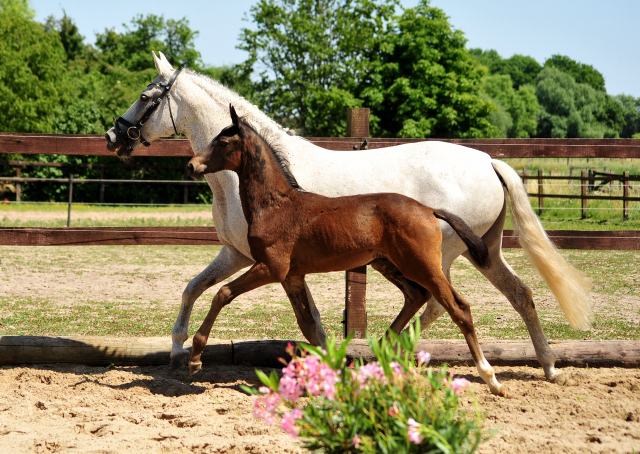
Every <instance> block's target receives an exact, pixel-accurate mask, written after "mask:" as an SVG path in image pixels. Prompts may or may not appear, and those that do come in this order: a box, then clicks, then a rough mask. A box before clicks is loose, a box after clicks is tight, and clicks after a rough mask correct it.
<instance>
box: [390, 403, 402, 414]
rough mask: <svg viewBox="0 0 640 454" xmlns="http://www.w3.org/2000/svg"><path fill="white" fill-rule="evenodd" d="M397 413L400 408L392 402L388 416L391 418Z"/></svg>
mask: <svg viewBox="0 0 640 454" xmlns="http://www.w3.org/2000/svg"><path fill="white" fill-rule="evenodd" d="M398 414H400V410H398V404H397V403H396V402H394V403H393V405H392V406H391V408H390V409H389V416H391V417H392V418H395V417H396V416H398Z"/></svg>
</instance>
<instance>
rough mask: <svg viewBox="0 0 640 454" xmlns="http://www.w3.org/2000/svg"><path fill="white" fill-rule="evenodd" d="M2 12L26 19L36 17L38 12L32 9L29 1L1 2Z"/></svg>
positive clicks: (10, 0) (5, 0)
mask: <svg viewBox="0 0 640 454" xmlns="http://www.w3.org/2000/svg"><path fill="white" fill-rule="evenodd" d="M0 11H2V12H4V13H7V14H12V15H14V16H18V17H22V18H24V19H33V18H34V17H36V12H35V11H34V10H33V8H32V7H31V2H30V1H29V0H0Z"/></svg>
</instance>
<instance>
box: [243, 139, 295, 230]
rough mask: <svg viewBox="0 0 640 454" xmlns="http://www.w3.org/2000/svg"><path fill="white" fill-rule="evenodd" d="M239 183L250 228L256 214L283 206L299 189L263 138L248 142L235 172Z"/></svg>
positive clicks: (246, 141)
mask: <svg viewBox="0 0 640 454" xmlns="http://www.w3.org/2000/svg"><path fill="white" fill-rule="evenodd" d="M236 173H237V174H238V178H239V180H240V201H241V203H242V211H243V212H244V216H245V218H246V219H247V222H248V223H249V225H251V222H252V220H253V217H254V216H253V215H254V214H256V213H259V212H262V211H264V210H265V209H269V208H272V207H281V206H282V202H283V201H284V200H290V199H291V198H292V195H293V194H295V192H296V190H295V189H294V188H293V187H292V186H291V184H290V183H289V181H288V180H287V178H286V177H285V175H284V172H283V171H282V169H281V168H280V165H279V164H278V162H277V161H276V158H275V156H274V155H273V152H272V151H271V150H270V147H269V145H267V144H266V143H265V142H264V141H263V140H262V139H261V138H259V137H258V136H255V138H254V140H245V143H244V148H243V150H242V159H241V164H240V166H239V167H238V168H237V169H236Z"/></svg>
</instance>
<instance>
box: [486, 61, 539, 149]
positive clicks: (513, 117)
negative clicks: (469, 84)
mask: <svg viewBox="0 0 640 454" xmlns="http://www.w3.org/2000/svg"><path fill="white" fill-rule="evenodd" d="M482 89H483V90H484V92H485V93H486V94H487V95H488V96H489V99H490V100H491V101H492V102H493V103H494V104H496V106H497V107H498V110H497V112H494V113H492V114H491V116H490V118H489V119H490V121H491V123H492V124H493V125H494V126H496V127H498V128H499V129H500V134H499V137H511V138H518V139H521V138H528V137H535V136H536V133H537V127H538V114H539V112H540V104H539V103H538V99H537V98H536V94H535V87H534V86H533V85H529V84H527V85H520V87H519V88H518V89H517V90H516V89H515V84H514V83H513V81H512V80H511V76H509V75H500V74H496V75H492V76H487V77H486V78H485V79H484V80H483V83H482Z"/></svg>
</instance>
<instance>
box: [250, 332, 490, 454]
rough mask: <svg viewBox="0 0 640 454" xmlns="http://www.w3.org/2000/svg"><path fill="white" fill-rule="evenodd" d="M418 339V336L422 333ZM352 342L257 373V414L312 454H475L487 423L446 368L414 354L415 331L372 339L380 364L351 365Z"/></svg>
mask: <svg viewBox="0 0 640 454" xmlns="http://www.w3.org/2000/svg"><path fill="white" fill-rule="evenodd" d="M417 332H418V333H419V330H418V331H417ZM350 340H351V338H348V339H347V340H345V341H344V342H343V343H342V344H341V345H339V346H338V345H337V344H336V341H335V339H330V340H329V342H328V343H327V349H326V350H323V349H321V348H318V347H313V346H309V345H305V344H301V348H302V353H301V354H300V355H297V354H296V351H294V348H293V347H292V346H289V348H288V350H287V351H288V353H289V354H290V355H291V356H292V359H291V361H290V362H289V364H288V365H287V366H286V367H285V368H283V369H282V378H280V377H279V376H278V374H277V373H276V372H275V371H273V372H272V373H271V375H270V376H267V375H266V374H265V373H264V372H262V371H257V374H258V377H259V378H260V380H261V381H262V383H263V384H264V385H265V386H262V387H260V389H259V390H258V391H255V390H253V389H251V388H247V387H245V390H246V391H248V392H250V393H252V394H255V396H254V406H255V410H256V411H255V413H254V416H256V417H260V418H263V419H264V420H265V421H266V422H267V423H269V424H273V423H274V422H275V420H276V417H277V416H281V425H282V428H283V429H284V430H285V431H286V432H288V433H289V434H291V435H292V436H294V437H298V436H299V437H301V439H302V440H303V445H304V446H305V447H306V448H308V449H311V450H312V451H322V452H327V453H348V452H350V453H355V452H365V453H394V454H396V453H397V454H400V453H432V452H434V453H435V452H443V453H471V452H474V451H475V450H476V449H477V447H478V445H479V443H480V442H481V441H482V440H483V436H482V431H481V425H480V423H481V417H480V415H479V413H478V411H477V409H476V412H475V415H472V417H471V418H469V417H468V415H467V414H465V412H463V411H462V410H461V409H460V407H459V401H458V398H459V395H460V394H461V393H462V392H463V391H464V389H465V388H466V387H467V386H468V385H469V382H468V381H467V380H466V379H464V378H454V377H453V375H451V374H449V373H448V372H447V368H446V367H442V368H433V367H430V366H427V363H428V361H429V354H428V353H426V352H418V353H417V355H416V357H417V364H416V361H415V360H414V353H415V350H416V346H417V342H418V334H417V333H416V331H415V330H413V329H410V332H409V333H407V334H405V335H403V336H402V337H400V336H396V335H395V334H393V333H391V335H390V338H389V339H387V338H384V339H382V341H380V342H378V341H376V340H373V339H371V338H368V343H369V346H370V348H371V350H372V352H373V353H374V355H375V356H376V357H377V359H378V360H377V361H375V362H370V363H365V362H364V361H361V360H356V361H355V362H353V363H350V364H347V361H346V348H347V344H348V343H349V341H350Z"/></svg>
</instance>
